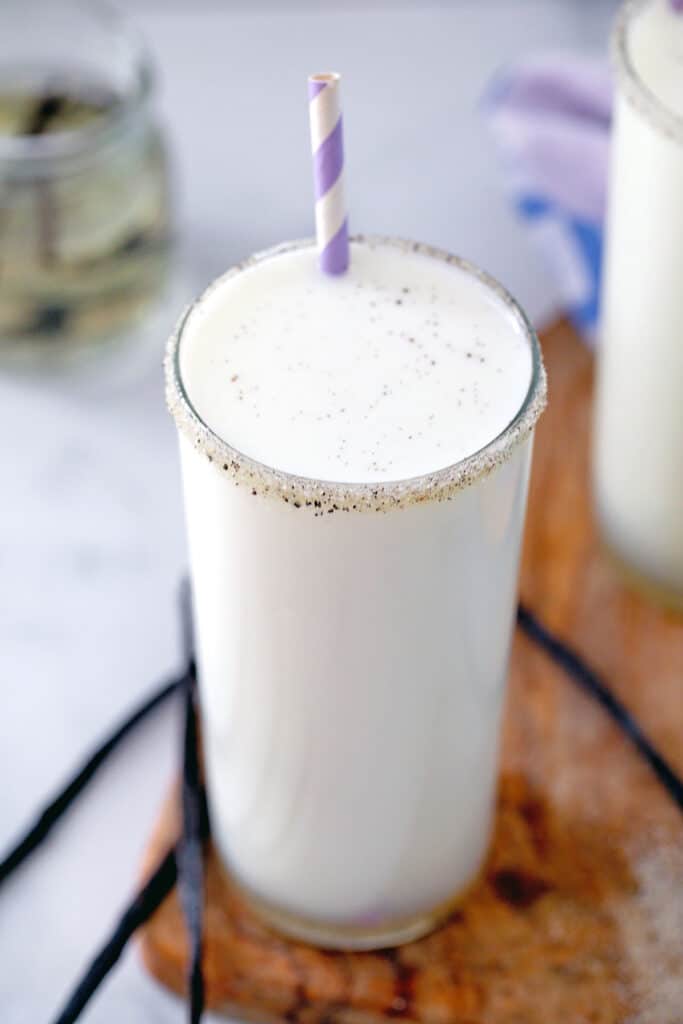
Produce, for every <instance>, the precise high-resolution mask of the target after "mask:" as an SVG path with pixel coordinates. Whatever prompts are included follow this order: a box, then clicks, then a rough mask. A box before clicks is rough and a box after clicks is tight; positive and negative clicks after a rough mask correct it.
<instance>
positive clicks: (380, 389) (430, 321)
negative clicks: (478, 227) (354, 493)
mask: <svg viewBox="0 0 683 1024" xmlns="http://www.w3.org/2000/svg"><path fill="white" fill-rule="evenodd" d="M531 369H532V361H531V351H530V347H529V343H528V340H527V338H526V337H525V335H524V333H523V328H522V325H521V323H520V322H519V321H518V320H517V318H516V316H515V315H514V313H513V312H512V311H511V310H510V309H509V308H508V307H507V305H506V304H505V301H504V299H503V298H502V297H501V296H499V295H498V294H497V293H495V292H494V291H493V290H492V289H491V288H490V287H488V286H486V285H485V284H483V283H482V282H481V281H480V280H478V278H477V277H476V276H474V275H473V274H471V273H467V272H465V271H464V270H462V269H461V268H460V267H458V266H457V265H455V264H451V263H446V262H445V261H443V260H440V259H435V258H432V257H430V256H428V255H426V254H425V253H423V252H406V251H405V250H404V249H399V248H397V247H396V246H392V245H388V244H382V243H366V242H363V243H359V242H356V243H353V244H352V249H351V267H350V269H349V271H348V272H347V273H346V274H345V275H343V276H341V277H336V278H335V277H324V276H323V275H321V273H320V271H319V269H318V266H317V254H316V252H315V249H314V248H312V247H307V248H302V249H299V250H295V251H293V252H292V251H290V252H288V253H287V254H286V255H280V256H277V255H276V256H271V257H270V258H268V259H267V260H264V261H262V262H257V263H255V264H254V265H252V266H250V267H248V268H247V269H245V270H241V271H239V272H238V273H236V274H235V275H232V276H228V277H226V278H225V279H223V280H222V281H221V282H219V283H218V285H217V286H215V287H214V288H213V289H212V290H210V291H209V292H208V293H207V295H206V296H205V297H204V299H203V300H202V301H201V302H200V303H199V305H198V306H197V307H195V309H194V310H193V311H192V313H191V314H190V318H189V320H188V322H187V324H186V326H185V330H184V337H183V342H182V345H181V375H182V378H183V382H184V385H185V389H186V391H187V393H188V396H189V399H190V402H191V403H192V405H193V406H194V408H195V410H196V411H197V413H198V414H199V416H200V417H201V418H202V419H203V420H204V422H205V423H206V424H207V425H208V426H209V427H210V428H211V429H212V430H213V431H214V433H216V434H218V435H219V436H220V437H221V438H223V439H224V440H225V441H227V442H228V443H229V444H230V445H231V446H232V447H233V448H236V449H237V450H238V451H240V452H242V453H243V454H245V455H247V456H249V457H251V458H253V459H255V460H256V461H258V462H262V463H264V464H265V465H269V466H272V467H274V468H276V469H279V470H284V471H285V472H289V473H295V474H298V475H300V476H305V477H312V478H318V479H322V480H336V481H339V482H346V481H349V482H359V483H360V482H366V481H387V480H399V479H405V478H410V477H414V476H419V475H421V474H424V473H429V472H431V471H434V470H438V469H441V468H444V467H446V466H449V465H452V464H453V463H455V462H458V461H459V460H461V459H463V458H465V457H466V456H468V455H471V454H473V453H474V452H476V451H478V450H479V449H480V448H482V447H484V446H485V445H486V444H487V443H488V442H490V441H491V440H492V439H493V438H494V437H496V436H497V435H498V434H500V433H501V431H503V430H504V429H505V427H506V426H507V425H508V424H509V423H510V422H511V420H512V419H514V417H515V415H516V413H517V412H518V410H519V408H520V406H521V405H522V404H523V401H524V398H525V396H526V393H527V391H528V388H529V382H530V379H531Z"/></svg>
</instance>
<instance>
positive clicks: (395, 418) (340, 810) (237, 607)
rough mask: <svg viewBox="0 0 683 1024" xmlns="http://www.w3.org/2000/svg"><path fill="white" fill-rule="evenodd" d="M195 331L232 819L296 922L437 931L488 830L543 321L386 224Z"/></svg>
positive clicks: (227, 297)
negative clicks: (334, 261)
mask: <svg viewBox="0 0 683 1024" xmlns="http://www.w3.org/2000/svg"><path fill="white" fill-rule="evenodd" d="M177 345H178V339H175V341H174V342H172V345H171V349H170V351H169V360H168V381H169V402H170V405H171V408H172V410H173V412H174V414H175V416H176V419H177V421H178V424H179V426H180V428H181V435H180V436H181V454H182V468H183V478H184V487H185V501H186V510H187V523H188V533H189V544H190V554H191V567H192V577H193V585H194V593H195V606H196V615H197V627H198V653H199V663H200V679H201V697H202V710H203V723H204V744H205V756H206V767H207V776H208V785H209V799H210V807H211V817H212V826H213V830H214V836H215V839H216V841H217V843H218V846H219V848H220V850H221V852H222V854H223V856H224V858H225V861H226V863H227V864H228V865H229V866H230V869H231V871H232V873H233V875H234V877H235V878H236V879H237V880H238V881H239V883H240V884H241V885H242V887H243V888H244V889H245V890H246V891H247V892H248V893H249V894H250V895H251V897H252V899H254V900H255V901H256V902H257V903H258V904H259V905H260V907H261V909H262V911H264V912H265V913H266V915H267V916H268V917H269V918H270V919H271V920H273V921H274V922H275V923H276V924H278V925H279V926H280V927H282V928H284V929H285V930H286V931H289V932H292V933H294V934H298V935H301V936H303V937H305V938H308V939H310V940H312V941H318V942H322V943H325V944H329V945H336V946H346V947H349V948H361V947H367V946H372V945H383V944H385V943H387V942H393V941H399V940H401V939H404V938H407V937H409V936H411V935H415V934H419V933H420V932H422V931H424V930H426V929H427V928H429V927H430V925H431V924H432V923H433V922H434V920H436V919H437V917H438V916H440V915H442V914H443V913H444V911H445V910H446V909H447V908H448V906H450V905H451V904H452V902H453V901H454V899H456V898H457V897H458V896H459V895H460V894H461V893H462V891H463V889H464V888H465V887H466V886H467V885H468V883H469V882H470V881H471V880H472V879H473V877H474V876H475V874H476V873H477V871H478V869H479V866H480V864H481V860H482V857H483V855H484V853H485V850H486V847H487V843H488V839H489V829H490V823H491V811H492V805H493V797H494V787H495V778H496V761H497V746H498V729H499V719H500V711H501V702H502V698H503V693H504V682H505V675H506V668H507V656H508V647H509V641H510V632H511V627H512V622H513V614H514V606H515V590H516V577H517V564H518V555H519V545H520V537H521V532H522V524H523V519H524V508H525V499H526V488H527V476H528V468H529V460H530V454H531V432H532V428H533V425H534V422H535V419H536V417H537V415H538V413H539V412H540V409H541V408H542V404H543V400H544V387H545V383H544V376H543V371H542V367H540V366H539V364H538V354H537V351H536V350H535V348H534V346H535V342H534V340H533V338H531V337H530V336H529V333H528V331H527V329H526V326H525V324H524V322H523V319H522V317H521V315H520V314H519V312H518V310H517V309H516V307H514V305H513V304H512V303H511V301H510V300H509V299H507V298H506V297H504V296H503V295H502V293H501V292H500V291H498V290H496V288H495V286H494V285H493V284H492V283H490V282H485V281H484V280H482V279H480V278H479V277H478V276H476V275H475V274H474V273H473V272H471V271H468V270H465V269H463V268H461V267H460V266H459V265H456V264H455V262H446V260H445V259H442V258H437V256H436V255H435V254H428V253H427V251H423V250H420V251H413V249H412V248H411V247H410V246H407V245H404V244H400V243H390V242H386V241H384V242H379V241H368V242H363V243H355V244H353V246H352V254H351V268H350V270H349V272H348V273H347V274H346V275H344V276H343V277H341V278H324V277H323V276H322V275H321V274H320V273H319V271H318V269H317V264H316V253H315V250H314V249H313V248H312V247H311V246H310V245H309V244H305V245H304V246H302V245H301V244H299V245H298V246H297V245H294V246H289V247H286V248H284V250H279V251H275V253H274V254H273V253H271V254H265V256H264V257H260V258H258V259H257V260H256V261H252V262H251V264H249V265H247V267H246V268H243V269H239V268H238V269H237V271H236V272H232V273H230V274H228V275H227V276H226V277H224V278H223V279H221V280H220V281H219V282H218V283H217V284H216V285H214V286H213V287H212V288H211V289H209V291H208V292H207V293H206V295H205V296H204V297H203V299H202V300H200V302H199V303H198V304H197V305H196V306H195V307H194V308H193V309H192V310H191V311H190V313H189V315H188V317H187V319H186V320H185V323H184V325H183V326H182V329H181V332H180V337H179V346H180V351H179V356H178V353H177ZM176 356H178V365H179V377H180V378H182V385H183V387H184V389H185V392H186V396H187V398H188V399H189V401H188V400H187V399H186V398H185V397H183V395H182V393H181V389H180V388H179V377H178V372H177V370H176V362H175V359H176ZM528 393H530V397H529V399H528V401H527V403H526V407H525V409H524V411H522V413H521V414H520V415H518V414H519V413H520V409H521V407H522V406H523V405H524V404H525V399H527V395H528ZM192 407H194V410H193V408H192ZM197 414H198V416H197ZM201 421H203V423H204V424H206V425H207V426H208V428H210V429H206V427H204V426H203V425H202V423H201ZM511 421H515V422H514V423H513V425H512V426H510V424H511ZM506 428H509V429H507V430H506ZM502 431H505V433H504V435H503V437H502V438H499V439H498V440H496V441H494V443H493V444H489V442H492V441H493V440H494V439H495V438H497V437H498V435H499V434H501V432H502ZM216 435H217V436H216ZM219 439H222V440H219ZM225 442H228V443H229V444H226V443H225ZM486 445H488V448H486V450H485V451H484V452H481V453H479V454H473V453H477V452H479V449H481V448H483V447H484V446H486ZM467 456H472V457H471V458H469V459H468V458H466V457H467ZM252 460H255V461H252ZM459 460H464V461H459ZM456 462H457V463H458V465H457V466H454V467H452V468H451V469H444V467H448V466H451V465H452V464H453V463H456ZM268 467H271V468H268ZM272 467H274V468H272ZM436 471H441V472H436ZM287 474H298V476H294V475H287ZM424 474H430V475H428V476H426V477H425V476H424ZM408 478H411V479H408ZM414 478H417V479H414ZM396 480H399V481H401V480H403V481H404V482H403V483H393V482H392V481H396ZM329 481H338V482H337V483H329ZM339 481H341V482H339Z"/></svg>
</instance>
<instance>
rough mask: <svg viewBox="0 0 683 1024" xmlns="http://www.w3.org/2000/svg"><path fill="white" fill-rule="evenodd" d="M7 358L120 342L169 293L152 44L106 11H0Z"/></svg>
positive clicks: (67, 7) (17, 7) (3, 352)
mask: <svg viewBox="0 0 683 1024" xmlns="http://www.w3.org/2000/svg"><path fill="white" fill-rule="evenodd" d="M0 39H2V50H1V51H0V358H1V359H2V361H3V362H4V363H6V362H7V361H8V360H10V361H13V362H16V361H22V362H23V361H25V360H26V358H27V357H28V358H32V359H38V360H39V361H40V362H45V361H50V360H54V359H58V360H60V361H62V360H63V359H64V358H68V357H71V356H73V355H74V354H77V353H82V352H84V351H85V350H86V349H87V350H91V349H93V348H94V347H96V346H98V345H99V346H101V345H102V343H104V342H105V341H107V340H111V339H114V338H119V337H121V336H122V334H123V333H125V331H126V330H127V329H129V328H130V327H132V325H133V324H134V323H135V322H136V321H138V320H139V319H140V318H141V317H142V316H143V315H144V314H145V313H146V312H147V311H148V310H149V309H150V307H151V305H152V304H153V303H154V301H155V300H157V299H158V298H159V295H160V292H161V290H162V287H163V285H164V283H165V281H166V279H167V273H168V269H169V257H170V247H171V212H170V203H169V181H168V167H167V159H166V152H165V148H164V144H163V140H162V137H161V134H160V131H159V128H158V126H157V125H156V123H155V121H154V118H153V116H152V112H151V109H150V108H151V103H150V101H151V98H152V95H153V90H154V76H153V72H152V68H151V65H150V60H149V57H148V55H147V53H146V51H145V48H144V46H143V44H142V43H141V41H140V39H139V38H138V37H137V35H136V34H135V33H134V32H133V31H132V29H131V28H130V27H129V26H128V25H127V24H126V22H125V21H124V20H122V19H121V17H120V16H119V15H118V14H116V13H115V12H114V11H112V10H110V9H109V8H108V7H106V6H104V5H103V4H101V3H100V2H96V3H92V2H89V3H85V2H79V0H50V2H49V3H47V2H40V0H21V2H18V0H4V3H3V5H2V7H1V8H0Z"/></svg>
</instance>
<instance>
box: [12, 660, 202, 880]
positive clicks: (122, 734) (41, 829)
mask: <svg viewBox="0 0 683 1024" xmlns="http://www.w3.org/2000/svg"><path fill="white" fill-rule="evenodd" d="M187 677H188V672H187V669H186V670H185V671H184V672H183V674H182V675H181V676H179V677H177V678H175V679H171V680H170V681H169V682H167V683H164V684H163V686H161V687H160V688H159V689H158V690H156V691H155V692H154V693H153V694H152V695H151V696H150V697H147V698H146V699H145V700H144V701H143V702H142V703H141V704H140V705H139V706H138V707H137V708H135V710H134V711H133V712H132V714H130V715H129V716H128V717H127V718H126V719H124V721H122V722H121V724H120V725H118V726H117V727H116V728H115V729H114V731H113V732H112V733H111V735H110V736H108V737H107V739H105V740H104V741H103V742H102V743H101V744H100V746H98V747H97V748H96V749H95V750H94V751H93V752H92V753H91V754H90V755H89V757H87V758H86V760H85V761H84V763H83V764H82V766H81V767H80V768H79V769H78V770H77V771H76V772H75V774H74V775H73V776H72V777H71V778H70V779H69V781H68V782H67V783H66V785H65V786H64V787H63V789H61V790H60V791H59V793H57V794H56V795H55V796H54V797H53V798H52V799H51V800H50V801H49V802H48V803H47V804H46V805H45V806H44V807H43V809H42V810H41V811H40V812H39V813H38V815H37V816H36V818H35V821H34V822H33V824H32V825H31V826H29V828H28V829H27V830H26V832H25V833H24V835H23V836H22V837H21V839H19V841H18V842H17V843H16V844H15V845H14V846H13V847H12V848H11V849H10V850H9V852H8V853H7V854H6V855H5V856H4V857H3V859H2V860H1V861H0V885H2V883H3V882H4V881H6V880H7V878H8V877H9V875H11V874H12V872H13V871H15V870H16V869H17V868H18V867H19V865H20V864H22V863H23V861H25V860H26V858H27V857H28V856H29V854H31V853H32V852H33V851H34V850H35V849H36V847H38V846H39V845H40V844H41V843H42V842H43V840H44V839H46V838H47V836H48V835H49V833H50V832H51V831H52V829H53V828H54V826H55V825H56V824H57V822H58V821H59V820H60V818H62V817H63V816H64V815H65V814H66V812H67V811H68V810H69V808H70V807H71V805H72V804H73V803H74V801H75V800H76V798H77V797H78V796H79V795H80V794H81V793H82V792H83V790H84V789H85V788H86V787H87V785H88V784H89V782H90V781H91V779H92V778H93V776H94V775H95V773H96V772H97V770H98V768H100V766H101V765H102V764H103V763H104V762H105V761H106V760H107V758H108V757H109V755H110V754H111V753H112V752H113V751H114V750H115V749H116V748H117V747H118V745H119V744H120V743H121V741H122V740H124V739H125V738H126V736H128V735H129V734H130V733H131V732H133V730H134V729H135V728H136V726H138V725H140V723H141V722H143V721H144V720H145V719H146V718H148V717H149V715H151V714H152V712H153V711H155V710H156V709H157V708H158V707H159V706H160V705H161V704H163V703H164V701H166V700H168V698H169V697H170V696H171V695H172V694H174V693H175V692H176V691H177V690H178V689H179V688H180V687H181V686H182V685H183V684H184V683H185V681H186V679H187Z"/></svg>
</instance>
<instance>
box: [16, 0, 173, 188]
mask: <svg viewBox="0 0 683 1024" xmlns="http://www.w3.org/2000/svg"><path fill="white" fill-rule="evenodd" d="M76 6H80V7H81V8H82V10H83V14H84V17H87V18H90V19H91V20H92V22H93V23H98V24H99V25H100V26H101V27H103V28H104V29H105V30H106V31H107V32H109V33H110V34H111V35H112V37H117V38H119V39H122V40H124V41H125V43H126V44H127V46H128V49H129V51H130V62H131V67H132V69H133V81H132V84H131V86H130V88H129V89H128V90H126V92H124V93H122V94H121V97H120V99H121V102H120V103H116V104H114V105H113V106H112V108H111V109H110V110H107V111H105V112H104V113H103V114H102V116H101V117H97V118H95V119H94V120H92V121H89V122H87V123H86V124H84V125H83V126H82V127H80V128H77V129H76V130H73V131H66V132H59V133H53V134H45V135H37V136H35V137H33V136H27V135H12V136H9V135H6V136H3V135H0V162H4V163H6V164H8V165H9V166H11V167H12V168H13V169H15V170H17V171H18V172H19V173H21V172H23V173H26V174H29V175H30V174H42V173H47V174H49V173H50V165H51V164H53V163H54V164H60V163H62V162H70V161H78V160H79V159H83V158H87V157H88V156H89V155H90V154H92V153H93V152H96V151H97V150H98V149H99V148H100V146H102V145H104V144H106V143H107V142H108V141H109V140H110V139H111V138H112V137H113V136H115V135H116V134H117V133H118V131H119V130H120V129H121V128H122V127H123V126H124V125H125V124H127V123H128V122H129V121H130V120H132V119H133V118H135V117H136V116H137V114H138V113H139V112H140V111H141V110H142V109H143V108H144V107H145V105H146V104H147V102H148V100H149V97H150V95H151V94H152V92H153V90H154V85H155V76H154V65H153V62H152V58H151V56H150V53H149V50H148V48H147V45H146V44H145V42H144V39H143V38H142V36H141V34H140V33H139V32H138V31H137V29H136V28H135V27H134V26H133V25H132V24H131V22H130V21H129V20H128V18H127V17H126V16H125V15H123V14H122V13H121V12H120V11H119V10H118V9H117V8H116V7H114V6H112V5H111V4H110V3H109V2H108V0H88V3H87V5H86V4H84V3H83V0H76ZM0 66H1V62H0Z"/></svg>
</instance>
